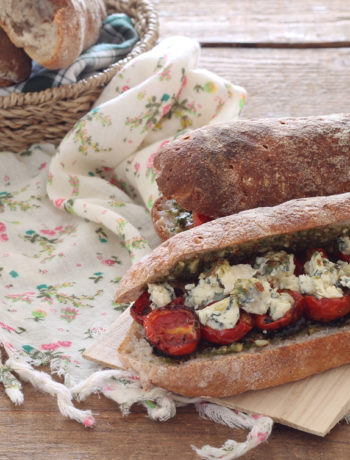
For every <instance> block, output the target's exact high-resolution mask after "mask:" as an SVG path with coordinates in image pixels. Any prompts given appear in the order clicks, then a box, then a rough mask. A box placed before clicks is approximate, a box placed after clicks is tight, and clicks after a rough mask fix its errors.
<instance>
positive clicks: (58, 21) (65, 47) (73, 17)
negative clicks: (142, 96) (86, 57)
mask: <svg viewBox="0 0 350 460" xmlns="http://www.w3.org/2000/svg"><path fill="white" fill-rule="evenodd" d="M105 17H106V8H105V4H104V1H103V0H84V1H81V0H55V1H53V0H40V1H35V2H32V1H30V2H29V1H28V2H18V1H17V0H9V1H7V2H5V4H4V5H2V6H1V11H0V25H1V26H2V27H3V29H4V30H5V31H6V33H7V34H8V36H9V38H10V39H11V41H12V42H13V43H14V44H15V45H16V46H18V47H20V48H24V51H25V52H26V53H27V54H28V55H29V56H30V57H31V58H32V59H33V60H35V61H36V62H38V63H39V64H41V65H42V66H43V67H47V68H49V69H60V68H63V67H67V66H68V65H70V64H72V62H74V61H75V59H76V58H77V57H78V56H79V55H80V54H81V52H82V51H83V50H85V49H86V48H88V47H89V46H91V45H92V44H93V43H95V42H96V40H97V38H98V36H99V33H100V29H101V25H102V21H103V20H104V19H105Z"/></svg>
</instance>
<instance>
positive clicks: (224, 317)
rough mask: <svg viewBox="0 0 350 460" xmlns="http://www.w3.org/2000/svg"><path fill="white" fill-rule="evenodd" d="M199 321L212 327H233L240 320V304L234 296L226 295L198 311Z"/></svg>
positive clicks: (220, 328) (218, 328) (221, 328)
mask: <svg viewBox="0 0 350 460" xmlns="http://www.w3.org/2000/svg"><path fill="white" fill-rule="evenodd" d="M197 315H198V317H199V321H200V322H201V324H203V325H204V326H209V327H211V328H212V329H216V330H223V329H233V328H234V327H235V326H236V324H237V322H238V320H239V305H238V303H237V300H236V298H235V297H234V296H230V297H225V298H224V299H222V300H219V301H218V302H214V303H212V304H211V305H209V306H208V307H206V308H203V309H202V310H198V311H197Z"/></svg>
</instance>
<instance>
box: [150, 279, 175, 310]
mask: <svg viewBox="0 0 350 460" xmlns="http://www.w3.org/2000/svg"><path fill="white" fill-rule="evenodd" d="M148 292H149V293H150V300H151V303H152V306H153V307H154V308H159V307H165V305H168V304H169V303H170V302H171V301H172V300H173V299H175V291H174V288H173V287H172V286H170V284H169V283H162V284H151V283H150V284H149V285H148Z"/></svg>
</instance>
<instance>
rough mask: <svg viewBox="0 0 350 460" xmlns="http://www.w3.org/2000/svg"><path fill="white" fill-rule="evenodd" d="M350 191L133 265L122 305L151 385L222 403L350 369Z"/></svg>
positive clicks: (129, 361)
mask: <svg viewBox="0 0 350 460" xmlns="http://www.w3.org/2000/svg"><path fill="white" fill-rule="evenodd" d="M349 289H350V193H344V194H338V195H331V196H318V197H310V198H300V199H295V200H290V201H288V202H285V203H282V204H279V205H276V206H273V207H260V208H255V209H252V210H246V211H241V212H239V213H236V214H233V215H230V216H227V217H221V218H218V219H215V220H213V221H210V222H207V223H204V224H202V225H200V226H197V227H194V228H192V229H190V230H188V231H185V232H182V233H179V234H177V235H175V236H173V237H172V238H170V239H168V240H166V241H165V242H163V243H162V244H161V245H160V246H158V247H157V248H156V249H154V250H153V252H152V253H150V254H149V255H148V256H146V257H145V258H143V259H141V260H140V261H139V262H137V263H136V264H135V265H133V266H132V267H131V268H130V269H129V271H128V272H127V273H126V274H125V276H124V277H123V278H122V280H121V281H120V283H119V284H118V288H117V291H116V296H115V300H116V301H117V302H132V305H131V308H130V314H131V315H132V317H133V319H134V321H133V324H132V326H131V328H130V330H129V332H128V333H127V335H126V337H125V339H124V340H123V342H122V343H121V345H120V347H119V358H120V360H121V361H122V363H123V365H124V366H125V368H127V369H131V370H133V371H135V372H137V373H138V375H139V376H140V379H141V382H142V385H143V386H144V387H145V388H147V387H149V386H150V385H157V386H160V387H162V388H165V389H168V390H169V391H172V392H175V393H178V394H182V395H185V396H188V397H199V396H201V397H222V396H229V395H235V394H239V393H242V392H245V391H248V390H257V389H262V388H267V387H272V386H276V385H280V384H283V383H287V382H292V381H296V380H299V379H302V378H305V377H307V376H310V375H313V374H317V373H320V372H322V371H325V370H327V369H330V368H334V367H338V366H341V365H343V364H346V363H349V362H350V291H349Z"/></svg>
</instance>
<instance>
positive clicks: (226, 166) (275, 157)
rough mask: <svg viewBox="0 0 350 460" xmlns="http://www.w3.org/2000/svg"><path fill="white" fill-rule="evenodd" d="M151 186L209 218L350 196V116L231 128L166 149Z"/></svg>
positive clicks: (212, 129) (204, 131)
mask: <svg viewBox="0 0 350 460" xmlns="http://www.w3.org/2000/svg"><path fill="white" fill-rule="evenodd" d="M154 166H155V168H156V169H157V170H158V171H159V177H158V179H157V184H158V187H159V189H160V191H161V192H162V193H163V195H164V196H165V197H167V198H174V199H175V200H176V201H177V202H178V203H179V204H180V205H181V206H182V207H183V208H184V209H188V210H191V211H196V212H198V213H200V214H204V215H207V216H210V217H220V216H227V215H230V214H233V213H236V212H239V211H242V210H244V209H252V208H256V207H261V206H274V205H276V204H279V203H282V202H284V201H288V200H291V199H294V198H301V197H308V196H318V195H332V194H338V193H345V192H348V191H350V174H349V171H350V114H334V115H328V116H319V117H305V118H285V119H273V118H269V119H261V120H235V121H231V122H227V123H217V124H213V125H207V126H204V127H202V128H199V129H197V130H194V131H192V132H190V133H188V134H186V135H184V136H182V137H179V138H177V139H176V140H174V141H173V142H171V143H168V144H166V145H165V146H164V147H163V148H162V149H161V150H160V151H159V153H158V154H157V156H156V157H155V159H154Z"/></svg>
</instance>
